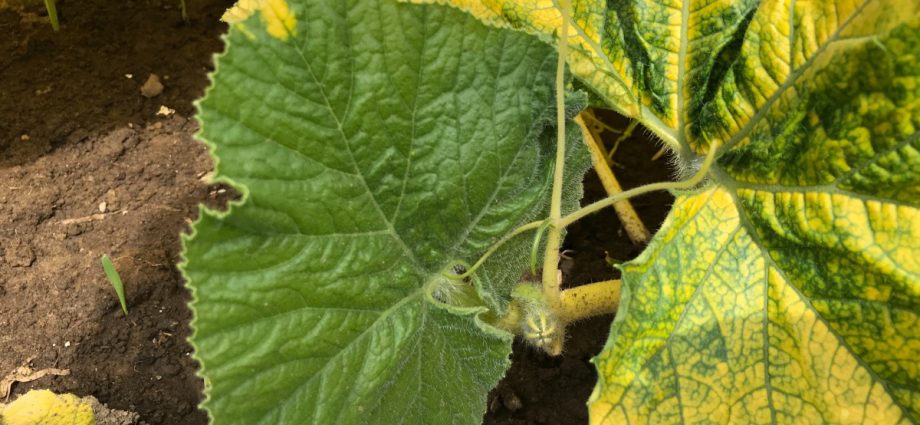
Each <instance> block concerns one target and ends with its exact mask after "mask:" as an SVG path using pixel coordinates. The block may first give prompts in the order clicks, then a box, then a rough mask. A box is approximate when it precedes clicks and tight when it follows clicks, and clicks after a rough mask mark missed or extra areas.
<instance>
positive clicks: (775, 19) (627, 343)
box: [421, 0, 920, 424]
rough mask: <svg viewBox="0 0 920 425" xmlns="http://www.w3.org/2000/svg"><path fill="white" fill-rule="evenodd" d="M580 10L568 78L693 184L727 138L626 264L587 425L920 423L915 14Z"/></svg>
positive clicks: (478, 6) (537, 10)
mask: <svg viewBox="0 0 920 425" xmlns="http://www.w3.org/2000/svg"><path fill="white" fill-rule="evenodd" d="M432 1H433V2H438V3H451V4H453V5H455V6H458V7H461V8H463V9H465V10H467V11H470V12H471V13H472V14H474V15H475V16H477V17H479V18H480V19H482V20H483V21H485V22H488V23H491V24H493V25H497V26H502V27H511V28H519V29H524V30H526V31H528V32H531V33H535V34H538V35H541V36H542V37H543V38H544V39H547V40H550V39H551V38H553V37H557V35H556V34H557V33H558V28H559V26H560V23H561V19H560V14H559V9H558V6H557V3H558V2H557V1H549V0H525V1H511V0H508V1H501V0H498V1H486V0H453V1H448V0H443V1H441V0H430V1H425V0H421V2H432ZM572 3H573V13H574V16H573V19H572V20H573V22H574V23H575V25H576V28H575V30H573V31H572V33H570V34H569V37H568V42H569V44H570V46H571V47H572V48H573V51H572V53H571V56H570V57H569V58H567V59H568V62H569V65H570V67H571V69H572V72H573V73H574V74H575V75H576V76H578V77H579V78H581V79H582V80H583V81H584V82H585V83H586V84H587V85H588V86H590V87H592V88H593V89H594V90H595V91H596V92H597V93H598V94H599V95H600V97H602V98H603V99H605V100H606V101H608V102H610V104H611V106H613V107H615V108H616V109H618V110H620V111H621V112H624V113H626V114H628V115H630V116H632V117H634V118H637V119H639V120H641V121H643V122H644V123H645V124H647V126H648V127H649V128H651V129H652V130H654V131H655V132H656V133H657V134H658V135H659V136H660V137H662V139H663V140H665V141H666V142H669V144H670V145H671V146H672V148H674V149H675V150H676V151H677V152H678V153H679V154H680V156H681V160H682V162H683V164H684V165H685V167H686V168H687V169H686V170H684V171H686V172H687V173H690V172H693V171H695V167H696V166H697V165H696V164H698V163H699V155H701V154H703V153H705V152H707V151H708V150H709V147H710V146H711V144H712V143H714V142H717V141H718V142H721V148H720V151H719V153H718V154H719V155H720V157H719V159H718V161H717V164H716V165H715V166H714V167H713V168H714V169H713V171H712V172H711V179H710V181H709V183H708V185H707V186H705V187H703V188H700V189H698V190H697V191H694V192H689V193H680V194H678V198H677V200H676V202H675V205H674V208H673V210H672V212H671V214H670V216H669V218H668V219H667V221H666V222H665V224H664V225H663V228H662V229H661V231H660V232H659V233H658V235H657V236H656V237H655V239H654V241H653V242H652V244H651V245H650V246H649V248H648V249H647V250H646V251H645V252H644V253H643V254H642V255H641V256H640V257H639V258H637V259H636V260H634V261H633V262H630V263H628V264H626V265H624V266H623V271H624V276H623V279H624V286H625V287H624V299H623V301H622V303H621V307H620V312H619V313H618V315H617V319H616V321H615V323H614V326H613V327H612V329H611V336H610V339H609V341H608V344H607V346H606V348H605V350H604V351H603V352H602V353H601V354H600V356H599V357H598V358H597V361H596V362H597V366H598V369H599V373H600V380H599V382H598V386H597V388H596V390H595V393H594V395H593V396H592V399H591V401H590V410H591V420H592V423H609V424H620V423H695V422H714V423H733V424H734V423H771V422H772V423H859V422H861V423H874V424H875V423H917V422H920V367H918V364H920V363H918V361H917V359H920V326H918V325H920V261H918V259H920V242H918V241H920V213H918V207H920V133H918V128H920V3H917V2H916V1H910V0H875V1H873V0H862V1H843V0H839V1H834V0H829V1H822V2H803V1H797V2H796V1H793V2H780V1H772V0H770V1H767V0H764V1H723V2H701V1H683V2H649V1H644V0H626V1H601V0H573V1H572ZM551 41H552V40H551Z"/></svg>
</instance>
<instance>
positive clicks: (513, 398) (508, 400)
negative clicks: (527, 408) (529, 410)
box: [502, 390, 524, 412]
mask: <svg viewBox="0 0 920 425" xmlns="http://www.w3.org/2000/svg"><path fill="white" fill-rule="evenodd" d="M502 404H504V405H505V408H507V409H508V410H509V411H511V412H517V411H518V410H521V408H522V407H524V403H522V402H521V399H520V398H519V397H518V396H517V394H515V393H514V392H513V391H510V390H509V391H508V392H506V393H504V394H502Z"/></svg>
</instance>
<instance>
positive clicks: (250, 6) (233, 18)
mask: <svg viewBox="0 0 920 425" xmlns="http://www.w3.org/2000/svg"><path fill="white" fill-rule="evenodd" d="M255 12H259V15H260V16H261V18H262V23H263V24H264V25H265V30H266V31H267V32H268V33H269V34H270V35H271V36H272V37H275V38H277V39H279V40H287V39H288V37H289V36H290V35H292V34H296V33H297V19H296V18H295V17H294V14H293V13H292V12H291V9H290V7H288V4H287V2H286V1H285V0H239V1H237V3H236V4H235V5H233V7H231V8H230V9H227V11H226V12H224V15H223V16H222V17H221V20H222V21H224V22H226V23H228V24H236V23H242V22H243V21H245V20H246V19H248V18H249V17H250V16H252V14H254V13H255Z"/></svg>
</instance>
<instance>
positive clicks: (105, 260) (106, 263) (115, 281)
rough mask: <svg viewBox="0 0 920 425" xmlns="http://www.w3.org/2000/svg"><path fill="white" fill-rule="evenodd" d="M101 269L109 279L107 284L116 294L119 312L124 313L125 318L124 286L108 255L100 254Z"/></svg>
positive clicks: (126, 307)
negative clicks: (109, 284)
mask: <svg viewBox="0 0 920 425" xmlns="http://www.w3.org/2000/svg"><path fill="white" fill-rule="evenodd" d="M102 268H103V270H105V275H106V277H108V278H109V283H111V284H112V287H113V288H115V293H116V294H118V302H119V303H121V311H123V312H125V316H127V315H128V304H127V303H125V285H124V284H122V283H121V276H119V275H118V271H117V270H115V266H114V265H113V264H112V260H110V259H109V256H108V255H105V254H102Z"/></svg>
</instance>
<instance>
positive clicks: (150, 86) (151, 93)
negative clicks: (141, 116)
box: [141, 74, 163, 98]
mask: <svg viewBox="0 0 920 425" xmlns="http://www.w3.org/2000/svg"><path fill="white" fill-rule="evenodd" d="M160 93H163V83H161V82H160V77H159V76H158V75H157V74H150V76H149V77H147V81H145V82H144V85H142V86H141V95H142V96H144V97H146V98H151V97H157V96H159V95H160Z"/></svg>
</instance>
